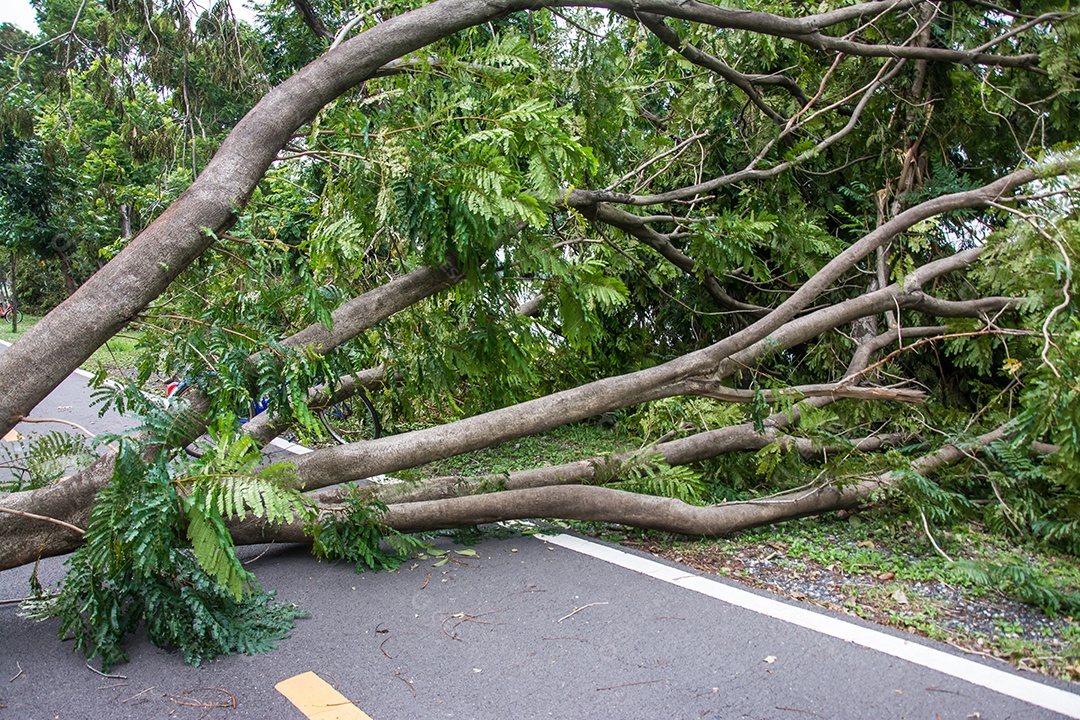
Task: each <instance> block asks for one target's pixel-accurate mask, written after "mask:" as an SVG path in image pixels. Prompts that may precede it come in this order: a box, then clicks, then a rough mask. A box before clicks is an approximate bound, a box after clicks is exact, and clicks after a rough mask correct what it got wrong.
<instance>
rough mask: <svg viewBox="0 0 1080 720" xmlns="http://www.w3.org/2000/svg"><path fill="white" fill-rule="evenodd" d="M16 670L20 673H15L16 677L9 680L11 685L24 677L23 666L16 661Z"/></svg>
mask: <svg viewBox="0 0 1080 720" xmlns="http://www.w3.org/2000/svg"><path fill="white" fill-rule="evenodd" d="M15 669H16V670H18V672H17V673H15V675H14V676H13V677H12V678H11V679H10V680H8V682H9V683H13V682H15V681H16V680H18V679H19V678H20V677H22V665H20V664H19V661H18V660H16V661H15Z"/></svg>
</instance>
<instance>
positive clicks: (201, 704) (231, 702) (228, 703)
mask: <svg viewBox="0 0 1080 720" xmlns="http://www.w3.org/2000/svg"><path fill="white" fill-rule="evenodd" d="M199 690H213V691H214V692H219V693H224V694H226V695H228V696H229V699H228V700H225V701H222V702H205V701H203V700H187V699H185V698H184V696H185V695H188V694H190V693H193V692H197V691H199ZM169 699H170V700H172V701H173V702H174V703H175V704H177V705H183V706H184V707H197V708H233V709H235V708H236V696H235V695H233V694H232V693H231V692H229V691H228V690H225V689H223V688H218V687H199V688H191V689H190V690H185V691H184V692H182V693H180V697H178V698H169Z"/></svg>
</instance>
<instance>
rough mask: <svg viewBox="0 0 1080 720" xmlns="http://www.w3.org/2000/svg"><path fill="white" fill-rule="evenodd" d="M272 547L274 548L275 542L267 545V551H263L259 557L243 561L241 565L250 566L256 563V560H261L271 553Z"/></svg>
mask: <svg viewBox="0 0 1080 720" xmlns="http://www.w3.org/2000/svg"><path fill="white" fill-rule="evenodd" d="M272 547H274V541H273V540H271V541H270V544H269V545H267V546H266V549H265V550H263V551H262V552H261V553H259V554H258V555H256V556H255V557H253V558H251V559H250V560H244V561H243V562H242V563H240V564H241V565H250V564H251V563H253V562H255V561H256V560H258V559H259V558H261V557H262V556H263V555H265V554H266V553H268V552H270V548H272Z"/></svg>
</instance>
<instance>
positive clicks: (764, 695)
mask: <svg viewBox="0 0 1080 720" xmlns="http://www.w3.org/2000/svg"><path fill="white" fill-rule="evenodd" d="M75 384H76V386H77V384H78V382H76V383H75ZM65 397H66V396H65ZM47 402H48V401H47ZM60 402H62V403H67V400H61V401H60ZM67 404H70V405H71V406H72V407H71V410H72V414H73V417H74V416H75V415H76V414H77V411H76V403H75V402H74V400H72V401H71V402H70V403H67ZM53 410H54V408H49V409H48V411H49V412H53ZM99 422H100V421H99ZM437 543H438V545H439V546H440V547H442V548H445V549H448V550H450V551H451V554H450V557H451V558H452V560H451V561H449V562H446V563H445V564H443V565H441V566H437V565H436V564H435V563H436V562H437V561H436V559H435V558H428V559H424V560H417V561H415V562H413V563H410V564H407V565H406V566H404V567H402V568H401V569H399V570H397V571H395V572H392V573H378V574H371V573H365V574H362V575H357V574H356V573H355V572H354V571H353V569H352V568H351V567H350V566H347V565H344V564H328V563H319V562H317V561H316V560H314V559H313V558H312V557H311V556H310V554H309V553H308V552H307V551H306V550H305V549H304V548H299V547H291V546H273V547H261V548H244V549H243V550H242V552H243V554H244V557H246V558H247V559H249V560H251V564H250V565H249V567H250V568H251V569H252V570H253V571H254V572H255V573H256V575H257V576H258V578H259V580H260V582H261V583H262V584H263V586H264V587H266V588H268V589H273V590H276V591H277V593H278V597H279V598H280V599H283V600H287V601H290V602H294V603H296V604H298V605H299V606H300V607H301V608H303V609H304V610H306V611H307V612H308V613H309V616H308V617H307V618H305V619H302V620H300V621H299V622H298V624H297V627H296V630H295V631H294V632H293V634H292V636H291V637H290V638H289V639H287V640H285V641H284V642H282V643H281V644H280V646H279V647H278V649H277V650H276V651H274V652H271V653H266V654H262V655H257V656H251V657H248V656H233V657H226V658H221V659H219V660H218V661H216V662H212V663H208V664H206V665H204V666H202V667H199V668H193V667H189V666H187V665H185V664H184V663H183V661H182V658H181V657H180V656H179V655H178V654H177V653H175V652H169V651H167V650H162V649H158V648H155V647H153V646H151V645H150V644H149V643H148V642H147V640H146V638H145V636H142V635H139V636H136V637H135V638H133V640H132V641H131V643H130V647H129V651H130V653H131V658H132V659H131V662H130V663H129V664H127V665H123V666H119V667H117V668H114V670H113V673H114V674H117V675H122V676H123V677H114V678H106V677H102V676H100V675H98V674H97V673H95V672H94V671H93V670H91V669H89V668H88V667H87V665H86V663H85V660H84V659H82V658H81V657H80V656H78V655H76V654H75V653H73V652H71V647H70V643H67V642H61V641H60V640H58V639H57V638H56V624H55V622H52V621H47V622H44V623H37V622H33V621H30V620H28V619H25V618H21V617H20V616H19V614H18V606H17V605H15V604H2V605H0V719H3V718H18V719H19V720H24V719H25V720H33V719H36V718H43V719H47V718H52V719H59V718H73V719H82V718H87V719H96V718H139V719H141V718H237V719H240V718H253V719H254V718H259V719H266V720H277V719H281V720H303V719H304V718H305V717H319V718H323V719H324V720H332V719H333V718H339V719H345V718H360V719H361V720H362V718H364V717H370V718H373V719H374V720H390V719H394V720H403V719H405V718H410V719H411V718H549V717H554V718H642V719H645V718H650V719H651V718H723V719H725V720H726V719H728V718H762V719H764V718H782V719H785V720H788V719H790V720H799V719H804V720H805V719H807V718H839V719H845V718H852V719H856V718H860V719H861V718H929V719H930V720H934V719H935V718H939V717H940V718H942V719H944V720H948V719H951V718H957V719H960V718H965V719H966V718H983V719H989V718H1017V719H1019V718H1025V719H1035V718H1058V717H1075V718H1080V695H1076V694H1074V693H1075V692H1076V691H1077V689H1078V688H1077V686H1075V685H1067V684H1065V683H1059V682H1056V681H1053V680H1049V679H1046V678H1042V677H1040V676H1035V675H1032V674H1030V673H1019V672H1017V671H1015V670H1013V669H1012V668H1011V667H1010V666H1008V665H1005V664H1003V663H1000V662H996V661H983V660H982V659H980V658H968V657H963V656H961V655H960V654H959V653H957V652H956V651H954V650H953V649H952V648H951V647H949V646H945V645H939V644H936V643H931V642H929V641H925V640H923V639H921V638H913V637H911V636H905V635H904V634H903V633H898V632H894V631H892V630H889V629H881V628H875V627H874V626H871V625H869V624H867V623H864V622H861V621H858V620H852V619H850V618H847V617H843V616H839V615H835V614H832V613H828V612H822V611H820V609H818V608H815V607H813V606H809V605H802V604H799V603H793V602H789V601H787V600H781V599H778V598H776V597H774V596H771V595H768V594H765V593H761V592H758V591H755V590H752V589H746V588H741V587H739V586H737V585H735V584H733V583H731V582H729V581H726V580H721V579H718V578H712V577H709V576H702V575H701V574H699V573H697V572H696V571H694V570H692V569H690V568H685V567H681V566H678V565H674V564H671V563H667V562H662V561H656V560H654V559H651V558H645V557H643V556H641V555H639V554H637V553H633V552H628V551H625V550H623V549H621V548H615V547H611V546H608V545H604V544H601V543H595V542H592V541H588V540H584V539H581V538H577V537H573V536H568V535H555V536H552V537H549V538H546V539H542V538H538V537H530V536H513V537H501V538H498V537H493V538H490V539H487V540H485V541H483V542H482V543H481V544H479V545H477V546H475V547H473V548H472V549H473V550H475V552H476V555H475V556H472V555H468V554H465V555H457V554H455V553H454V552H453V549H454V547H455V546H453V545H452V544H450V543H449V541H448V540H447V539H445V538H442V539H439V540H438V541H437ZM458 549H465V548H460V547H459V548H458ZM62 572H63V559H62V558H50V559H46V560H43V561H42V563H41V568H40V570H39V575H40V577H41V578H42V579H43V580H45V581H53V582H55V581H56V580H58V579H59V578H60V577H61V575H62ZM29 574H30V568H17V569H15V570H9V571H5V572H2V573H0V600H2V599H6V598H14V597H19V596H21V595H23V594H25V591H26V580H27V577H28V576H29ZM308 673H315V674H316V675H310V674H308ZM290 678H296V680H294V681H291V682H290V683H288V684H287V685H282V686H281V687H282V690H284V691H286V692H288V693H290V697H292V699H293V700H294V701H295V703H296V704H294V702H292V701H290V699H288V698H286V696H285V695H284V694H282V692H279V691H278V690H277V689H275V686H277V685H278V684H279V683H281V682H282V681H286V680H289V679H290ZM318 678H322V680H321V681H320V680H318ZM320 684H321V685H322V686H324V689H325V686H327V685H329V686H333V687H335V688H336V689H337V690H338V691H339V692H340V693H341V694H342V696H343V697H341V698H340V699H339V700H338V701H335V704H331V705H330V706H329V707H326V708H324V709H323V712H322V713H321V714H318V713H315V712H314V711H313V710H312V709H311V704H312V703H313V702H316V700H313V699H312V698H313V697H314V696H313V695H312V693H315V692H316V691H317V690H318V689H319V687H318V686H319V685H320ZM305 693H307V699H308V702H307V704H305V700H304V697H303V695H304V694H305ZM233 705H235V707H233ZM298 705H299V707H298ZM301 707H305V708H307V710H306V713H305V711H303V710H302V709H300V708H301ZM358 708H359V709H358ZM357 713H359V714H357Z"/></svg>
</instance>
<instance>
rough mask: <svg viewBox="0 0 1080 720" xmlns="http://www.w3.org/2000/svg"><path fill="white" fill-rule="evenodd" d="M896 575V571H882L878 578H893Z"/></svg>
mask: <svg viewBox="0 0 1080 720" xmlns="http://www.w3.org/2000/svg"><path fill="white" fill-rule="evenodd" d="M894 577H896V573H894V572H887V573H881V574H880V575H878V576H877V579H878V580H892V579H893V578H894Z"/></svg>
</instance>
